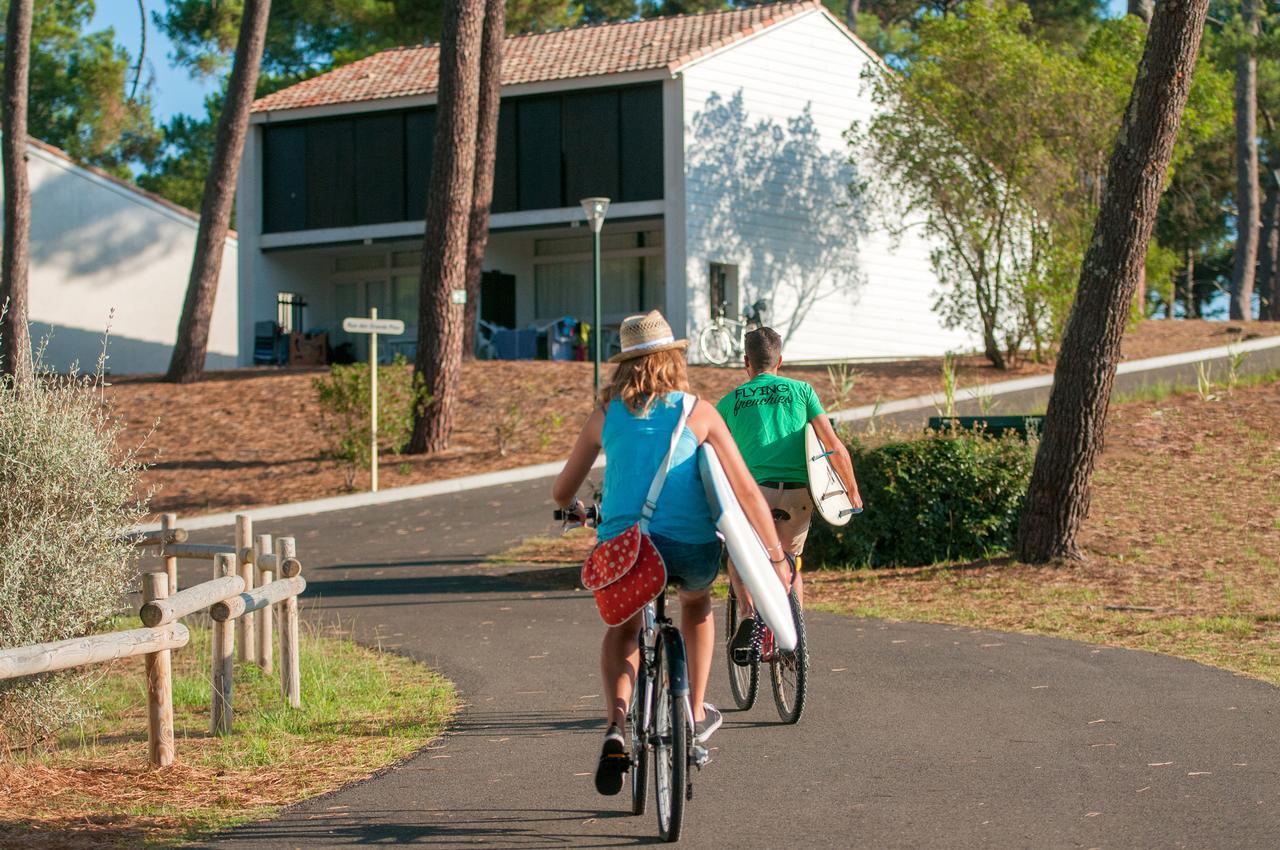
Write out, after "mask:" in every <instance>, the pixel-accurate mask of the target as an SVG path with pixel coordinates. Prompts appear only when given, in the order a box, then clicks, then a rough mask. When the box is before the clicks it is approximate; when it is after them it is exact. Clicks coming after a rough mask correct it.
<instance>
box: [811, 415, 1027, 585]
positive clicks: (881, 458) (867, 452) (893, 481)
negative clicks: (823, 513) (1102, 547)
mask: <svg viewBox="0 0 1280 850" xmlns="http://www.w3.org/2000/svg"><path fill="white" fill-rule="evenodd" d="M845 439H846V442H847V443H848V444H849V451H850V454H852V456H853V464H854V469H855V470H856V472H857V475H858V486H859V488H860V489H861V491H862V498H863V501H864V503H865V504H866V510H865V511H864V512H863V513H862V514H860V515H858V516H855V517H853V519H852V521H850V523H849V524H848V525H846V526H844V527H842V528H833V527H832V526H830V525H827V524H826V523H824V522H823V521H822V520H820V519H815V520H814V523H813V527H812V529H811V531H810V532H809V541H808V543H807V544H806V546H805V560H806V562H807V563H810V564H813V565H816V566H826V567H836V568H842V567H849V568H856V567H887V566H917V565H923V564H932V563H938V562H941V561H955V560H972V559H976V558H984V557H990V556H992V555H996V554H1000V553H1003V552H1005V551H1007V550H1008V549H1009V548H1010V546H1011V545H1012V543H1013V538H1014V534H1015V533H1016V532H1017V528H1018V515H1019V513H1020V512H1021V510H1022V501H1023V498H1024V496H1025V494H1026V489H1027V482H1028V481H1029V480H1030V477H1031V465H1032V461H1033V460H1034V458H1035V443H1034V442H1032V443H1028V442H1025V441H1023V440H1022V439H1020V438H1018V437H1014V436H1008V437H1001V438H998V439H997V438H994V437H990V436H987V435H985V434H983V433H981V432H968V431H956V432H951V431H929V432H925V434H924V435H922V436H919V437H914V438H907V439H903V438H897V439H892V440H889V441H887V442H879V443H877V444H869V443H867V442H866V441H865V439H864V438H860V437H856V436H854V437H850V436H848V435H846V437H845Z"/></svg>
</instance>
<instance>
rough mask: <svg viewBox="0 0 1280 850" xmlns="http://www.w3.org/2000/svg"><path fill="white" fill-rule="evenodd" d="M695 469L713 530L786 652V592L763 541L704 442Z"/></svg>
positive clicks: (792, 635)
mask: <svg viewBox="0 0 1280 850" xmlns="http://www.w3.org/2000/svg"><path fill="white" fill-rule="evenodd" d="M698 469H699V470H700V471H701V473H702V486H703V487H704V488H705V489H706V492H707V504H708V505H710V506H711V516H712V518H713V519H715V522H716V529H717V530H718V531H719V532H720V535H721V536H722V537H723V538H724V542H725V546H727V547H728V549H729V557H730V558H732V559H733V565H734V566H735V567H736V568H737V570H738V576H739V577H740V578H741V579H742V583H743V584H744V585H746V587H747V590H748V591H750V593H751V598H752V600H754V602H755V604H756V610H757V611H759V612H760V616H761V617H762V618H763V619H764V622H765V625H767V626H768V627H769V628H770V629H772V630H773V637H774V641H775V643H776V644H777V645H778V647H779V648H781V649H783V650H785V651H788V652H790V651H791V650H793V649H795V648H796V626H795V621H794V620H792V619H791V603H790V602H788V600H787V593H786V591H785V590H784V589H783V587H782V582H781V581H779V580H778V574H777V573H776V572H774V570H773V565H772V564H770V563H769V555H768V553H767V552H765V548H764V544H763V543H761V542H760V538H759V537H757V536H756V530H755V529H754V528H752V527H751V522H750V521H749V520H748V519H747V515H746V514H744V513H743V512H742V506H741V505H739V504H738V497H737V496H735V495H734V493H733V487H732V486H731V485H730V484H729V477H728V476H727V475H725V472H724V467H723V466H721V465H720V458H719V457H718V456H717V455H716V450H715V449H714V448H713V447H712V446H710V445H709V444H707V443H703V444H702V445H701V446H699V447H698Z"/></svg>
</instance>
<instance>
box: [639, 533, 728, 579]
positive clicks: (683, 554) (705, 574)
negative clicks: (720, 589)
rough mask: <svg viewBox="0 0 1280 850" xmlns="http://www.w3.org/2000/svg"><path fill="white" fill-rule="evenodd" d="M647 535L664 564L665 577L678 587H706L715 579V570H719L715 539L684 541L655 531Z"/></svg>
mask: <svg viewBox="0 0 1280 850" xmlns="http://www.w3.org/2000/svg"><path fill="white" fill-rule="evenodd" d="M649 537H650V538H651V539H652V540H653V545H654V546H656V547H657V548H658V554H660V555H661V556H662V560H663V562H664V563H665V564H666V565H667V579H668V581H670V582H671V583H672V584H675V585H678V586H679V587H680V589H681V590H689V591H699V590H706V589H707V588H708V587H710V586H711V584H712V583H713V582H714V581H715V580H716V573H718V572H720V541H719V540H715V541H712V542H711V543H684V542H682V541H679V540H672V539H671V538H670V537H663V536H661V535H659V534H650V535H649Z"/></svg>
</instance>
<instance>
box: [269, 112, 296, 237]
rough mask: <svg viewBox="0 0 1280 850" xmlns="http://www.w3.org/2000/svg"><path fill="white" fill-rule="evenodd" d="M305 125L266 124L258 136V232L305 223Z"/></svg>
mask: <svg viewBox="0 0 1280 850" xmlns="http://www.w3.org/2000/svg"><path fill="white" fill-rule="evenodd" d="M306 158H307V129H306V127H305V126H304V125H301V124H285V125H282V126H277V127H267V128H266V129H265V130H264V132H263V137H262V232H263V233H280V232H284V231H289V230H303V229H304V228H306V226H307V172H306Z"/></svg>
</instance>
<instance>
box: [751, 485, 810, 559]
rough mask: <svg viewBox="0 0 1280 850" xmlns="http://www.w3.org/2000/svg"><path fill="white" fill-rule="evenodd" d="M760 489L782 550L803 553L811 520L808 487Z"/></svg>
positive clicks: (794, 553)
mask: <svg viewBox="0 0 1280 850" xmlns="http://www.w3.org/2000/svg"><path fill="white" fill-rule="evenodd" d="M758 486H759V487H760V494H761V495H762V496H764V500H765V502H767V503H768V505H769V510H770V511H772V512H773V527H774V528H776V529H777V530H778V540H779V541H780V542H781V543H782V548H783V549H786V550H787V551H788V552H790V553H791V554H792V555H800V554H801V553H803V552H804V541H805V539H806V538H808V536H809V520H810V519H812V518H813V499H812V498H810V497H809V488H808V487H796V488H794V489H791V490H786V489H783V488H781V487H766V486H764V485H763V484H761V485H758Z"/></svg>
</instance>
